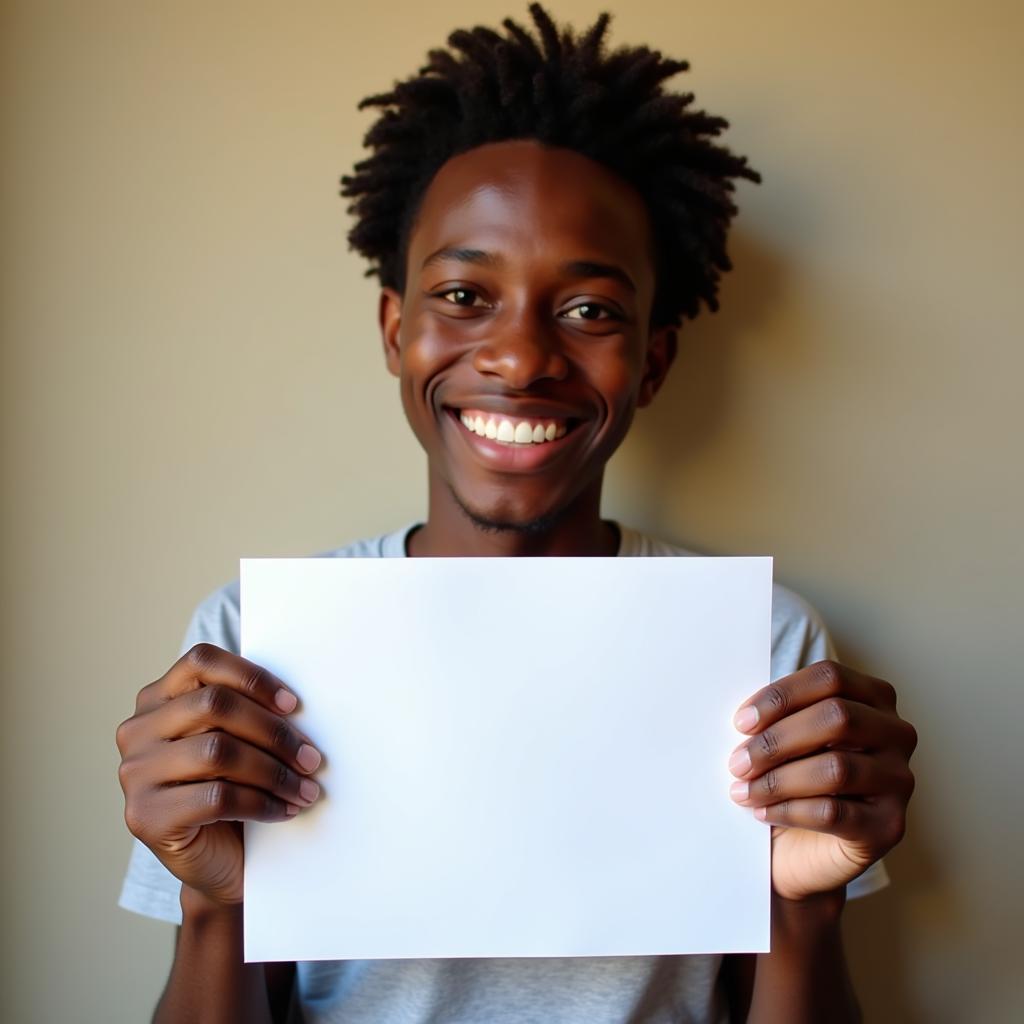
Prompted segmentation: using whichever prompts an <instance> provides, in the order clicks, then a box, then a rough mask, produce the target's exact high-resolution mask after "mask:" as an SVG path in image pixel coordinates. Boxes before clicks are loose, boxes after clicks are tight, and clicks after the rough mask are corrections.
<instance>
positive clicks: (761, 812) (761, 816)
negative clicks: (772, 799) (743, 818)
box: [754, 807, 768, 821]
mask: <svg viewBox="0 0 1024 1024" xmlns="http://www.w3.org/2000/svg"><path fill="white" fill-rule="evenodd" d="M754 817H755V818H757V820H758V821H764V820H765V819H766V818H767V817H768V808H767V807H755V808H754Z"/></svg>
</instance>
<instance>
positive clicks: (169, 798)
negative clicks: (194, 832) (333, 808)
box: [154, 779, 300, 830]
mask: <svg viewBox="0 0 1024 1024" xmlns="http://www.w3.org/2000/svg"><path fill="white" fill-rule="evenodd" d="M155 802H158V803H160V804H162V805H163V807H162V809H161V810H162V814H161V816H160V818H159V820H160V821H162V822H163V823H164V827H165V828H166V829H168V830H173V829H177V828H199V827H201V826H203V825H212V824H213V823H214V822H217V821H285V820H287V819H288V818H294V817H295V815H296V814H297V813H298V812H299V810H300V808H299V806H298V805H297V804H294V803H289V802H288V801H286V800H281V799H279V798H278V797H276V796H272V795H271V794H270V793H268V792H267V791H266V790H263V789H256V788H255V787H253V786H243V785H240V784H239V783H237V782H227V781H225V780H224V779H212V780H210V781H207V782H193V783H187V784H185V785H181V786H171V787H168V788H167V789H165V790H164V791H163V793H162V794H161V797H160V798H159V799H158V801H155ZM154 817H155V815H154Z"/></svg>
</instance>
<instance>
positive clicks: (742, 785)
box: [729, 782, 750, 801]
mask: <svg viewBox="0 0 1024 1024" xmlns="http://www.w3.org/2000/svg"><path fill="white" fill-rule="evenodd" d="M729 796H731V797H732V798H733V800H736V801H740V800H746V799H747V797H748V796H750V783H749V782H734V783H733V784H732V785H731V786H730V787H729Z"/></svg>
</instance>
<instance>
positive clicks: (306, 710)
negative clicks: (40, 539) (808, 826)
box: [241, 558, 772, 961]
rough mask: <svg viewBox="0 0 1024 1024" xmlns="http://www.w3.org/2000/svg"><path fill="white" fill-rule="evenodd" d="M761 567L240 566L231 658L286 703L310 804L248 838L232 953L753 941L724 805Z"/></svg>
mask: <svg viewBox="0 0 1024 1024" xmlns="http://www.w3.org/2000/svg"><path fill="white" fill-rule="evenodd" d="M771 572H772V570H771V559H768V558H570V559H563V558H504V559H482V558H464V559H462V558H460V559H455V558H452V559H422V558H417V559H400V558H395V559H388V558H382V559H373V558H368V559H331V558H322V559H245V560H243V562H242V570H241V580H242V583H241V587H242V590H241V601H242V653H243V655H244V656H245V657H247V658H249V659H251V660H253V661H255V662H257V663H259V664H261V665H264V666H266V667H267V668H268V669H270V670H271V671H273V672H274V673H276V674H277V675H278V676H279V677H280V678H281V679H283V680H284V681H286V682H287V683H289V684H290V685H291V686H292V687H293V688H294V689H295V691H296V692H297V693H298V694H299V695H300V696H301V699H302V705H301V709H300V711H299V712H298V713H297V714H296V716H295V719H296V723H297V724H298V726H299V727H300V728H302V729H304V730H305V732H306V733H307V734H308V735H309V737H310V738H311V739H312V740H313V741H314V742H315V743H316V744H317V746H318V748H319V749H320V751H321V752H323V754H324V756H325V764H324V767H323V768H321V770H320V773H319V775H318V778H319V780H320V781H321V783H322V785H323V794H322V795H321V798H320V800H319V801H318V803H317V804H316V805H315V806H314V807H313V808H311V809H310V810H307V811H303V812H301V813H300V814H299V815H298V817H297V818H295V819H293V820H291V821H287V822H281V823H276V824H252V825H247V826H246V830H245V842H246V864H245V924H244V932H245V957H246V960H249V961H253V960H255V961H260V960H322V959H330V960H340V959H349V958H355V959H386V958H393V957H429V958H432V957H499V956H516V957H527V956H550V957H563V956H609V955H634V954H636V955H639V954H645V955H647V954H666V953H706V952H760V951H765V950H767V949H768V940H769V906H770V862H769V856H770V854H769V845H770V843H769V829H768V828H766V827H765V826H764V825H763V824H762V823H760V822H758V821H756V820H755V819H754V818H753V816H752V815H751V813H750V811H749V810H744V809H742V808H739V807H737V806H735V805H734V804H733V803H732V801H731V800H730V799H729V796H728V789H729V783H730V781H731V776H730V774H729V772H728V769H727V761H728V756H729V753H730V752H731V750H732V749H733V747H734V746H736V744H737V743H738V742H739V741H740V739H741V736H740V735H739V734H738V733H736V731H735V730H734V728H733V726H732V715H733V713H734V711H735V709H736V707H737V706H738V705H739V704H740V703H741V702H742V701H743V700H744V699H745V698H746V697H747V696H749V695H750V694H751V693H753V692H754V691H755V690H756V689H758V688H759V687H760V686H762V685H764V683H765V682H766V681H767V680H768V678H769V657H770V620H771Z"/></svg>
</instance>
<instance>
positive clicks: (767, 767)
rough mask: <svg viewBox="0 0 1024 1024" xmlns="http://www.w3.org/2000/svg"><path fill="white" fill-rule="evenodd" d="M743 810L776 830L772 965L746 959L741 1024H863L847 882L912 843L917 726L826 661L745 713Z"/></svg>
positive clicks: (861, 680) (740, 717)
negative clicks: (843, 925) (849, 953)
mask: <svg viewBox="0 0 1024 1024" xmlns="http://www.w3.org/2000/svg"><path fill="white" fill-rule="evenodd" d="M736 726H737V728H739V729H740V730H741V731H742V732H745V733H747V734H748V735H749V737H750V738H749V739H747V740H746V741H744V742H743V743H741V744H740V746H739V747H737V748H736V750H735V751H734V753H733V756H732V758H731V760H730V770H731V771H732V773H733V775H735V776H736V780H737V781H736V782H734V783H733V785H732V790H731V795H732V798H733V800H735V801H736V802H737V803H738V804H741V805H742V806H745V807H750V808H751V809H752V811H753V813H754V816H755V817H756V818H758V819H759V820H760V821H763V822H765V823H766V824H768V825H770V826H771V827H772V889H773V895H772V945H771V949H772V951H771V953H767V954H760V955H758V956H757V957H756V958H753V957H747V958H736V959H735V960H732V958H730V962H729V964H728V968H727V971H726V983H727V985H728V986H729V989H730V1000H731V1005H732V1006H733V1007H734V1009H735V1011H736V1013H737V1014H738V1016H737V1017H736V1019H739V1020H744V1019H745V1020H748V1021H756V1022H775V1021H780V1022H781V1021H785V1022H786V1024H790V1022H792V1024H797V1022H800V1021H807V1022H815V1021H825V1020H827V1021H839V1022H843V1021H857V1020H859V1019H860V1013H859V1009H858V1007H857V1001H856V998H855V997H854V994H853V989H852V985H851V984H850V980H849V975H848V973H847V970H846V962H845V958H844V956H843V949H842V942H841V938H840V931H839V928H840V917H841V915H842V910H843V906H844V904H845V887H846V884H847V882H850V881H851V880H852V879H854V878H856V877H857V875H859V874H861V873H862V872H863V871H865V870H866V869H867V868H868V867H869V866H870V865H871V864H873V863H874V862H875V861H876V860H878V859H879V858H880V857H882V856H884V855H885V854H886V853H887V852H888V851H889V850H891V849H892V847H894V846H895V845H896V844H897V843H898V842H899V841H900V839H901V838H902V837H903V832H904V829H905V827H906V809H907V803H908V801H909V800H910V796H911V793H912V792H913V789H914V777H913V774H912V773H911V771H910V766H909V761H910V757H911V755H912V754H913V751H914V748H915V746H916V745H917V733H916V732H915V730H914V728H913V726H911V725H910V724H908V723H907V722H905V721H903V719H901V718H900V716H899V715H898V714H897V712H896V693H895V690H893V688H892V686H891V685H890V684H889V683H887V682H885V681H884V680H881V679H873V678H871V677H869V676H864V675H861V674H860V673H858V672H855V671H853V670H852V669H849V668H846V667H844V666H842V665H837V664H835V663H834V662H830V661H824V662H819V663H818V664H816V665H811V666H810V667H809V668H805V669H801V670H800V671H799V672H795V673H793V674H792V675H790V676H786V677H785V678H783V679H780V680H778V681H776V682H775V683H772V684H771V685H770V686H767V687H765V688H764V689H763V690H761V691H759V692H758V693H757V694H755V695H754V696H753V697H751V698H750V700H748V701H747V702H746V703H745V704H744V705H743V706H742V707H741V708H740V709H739V711H738V712H737V716H736Z"/></svg>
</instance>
